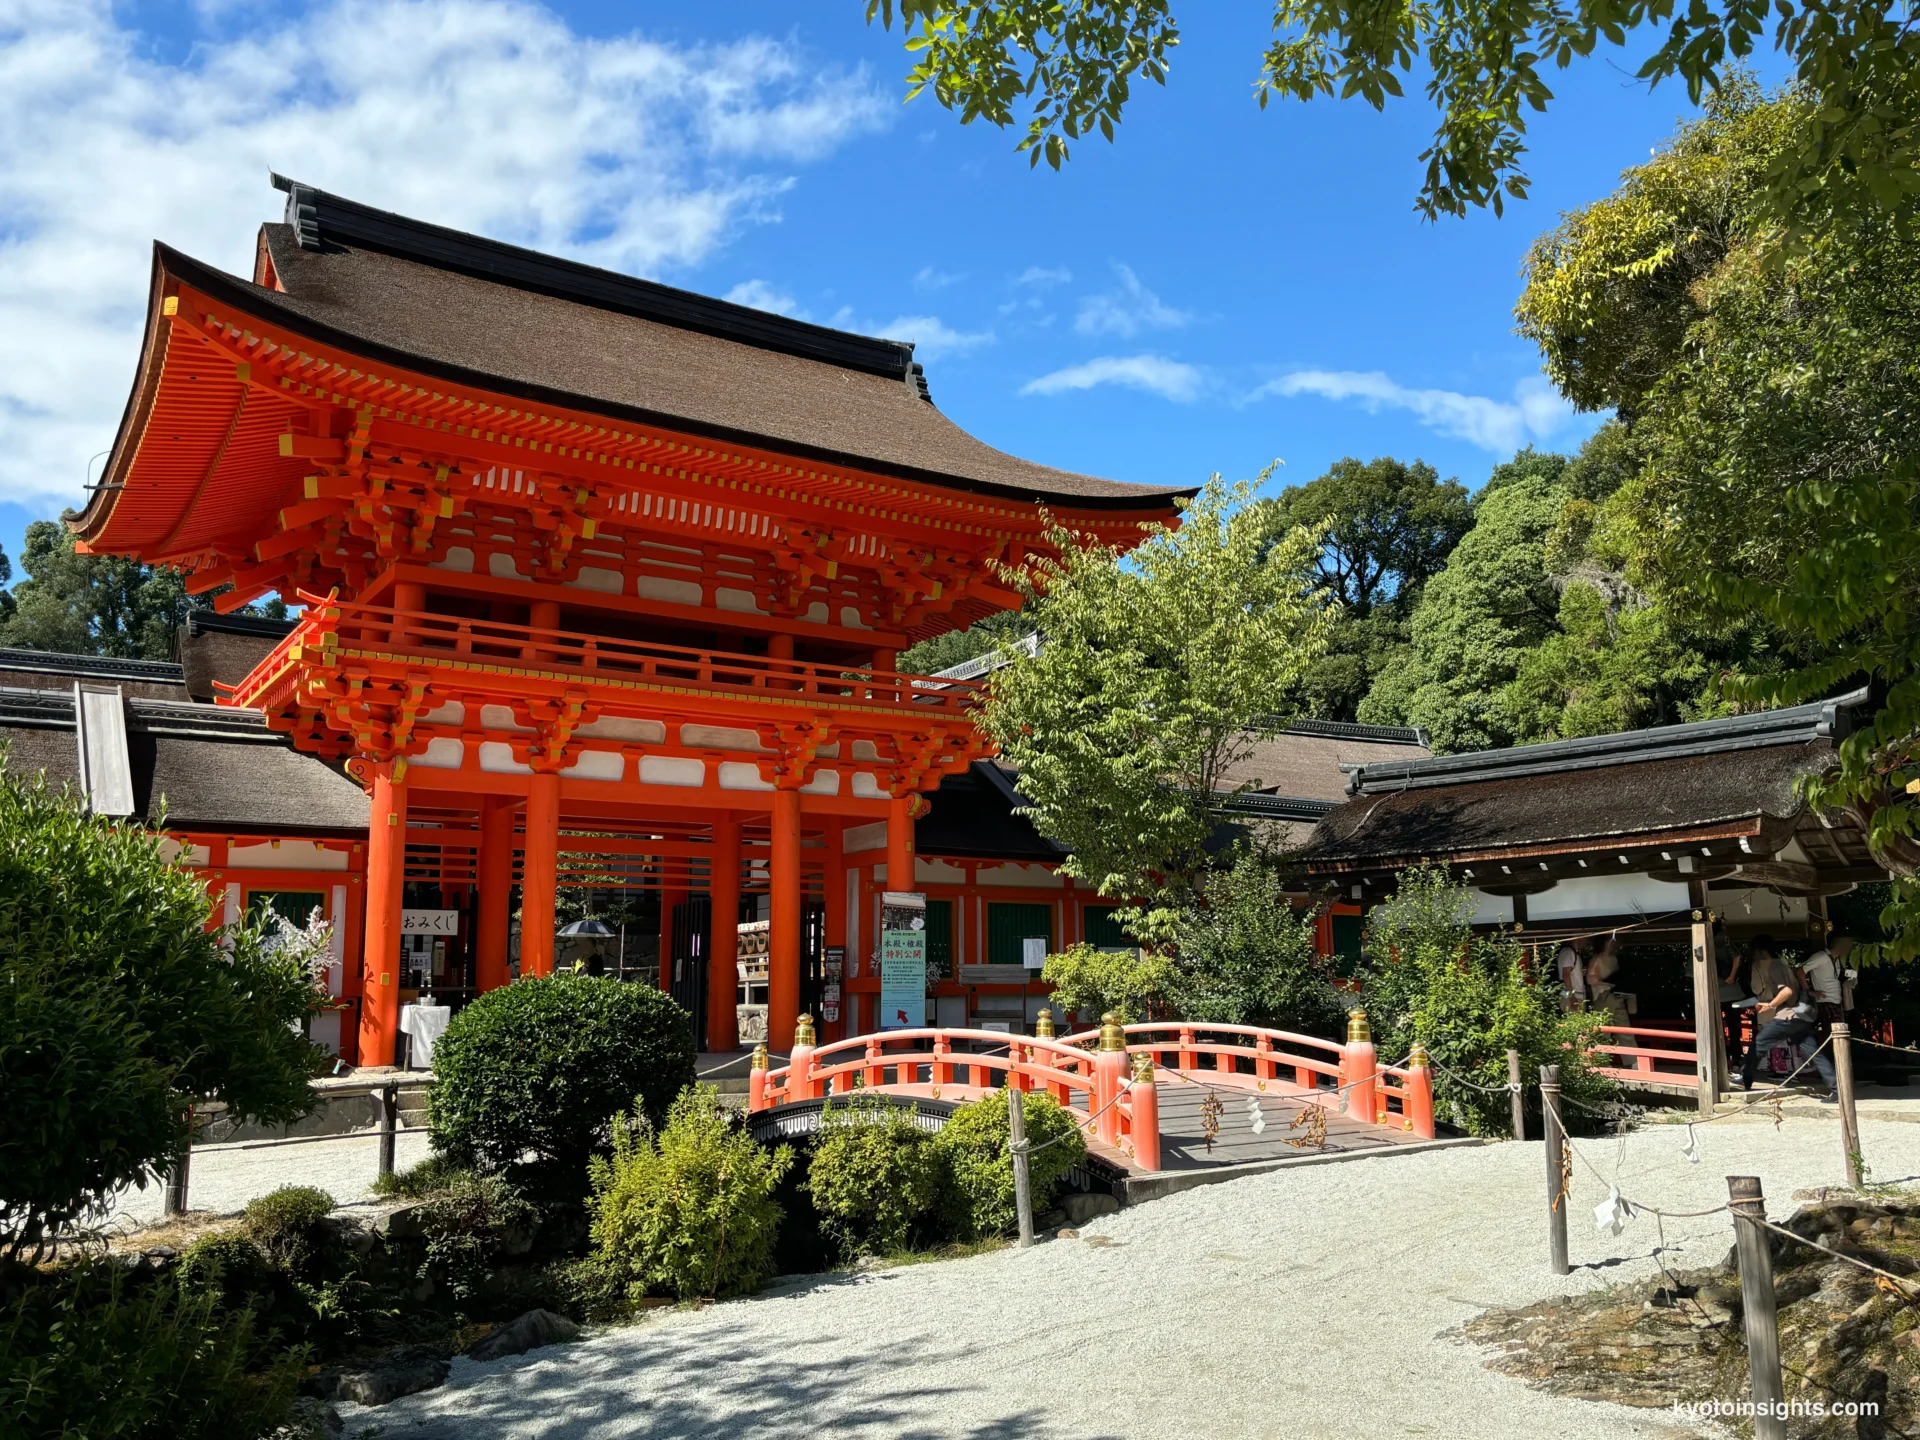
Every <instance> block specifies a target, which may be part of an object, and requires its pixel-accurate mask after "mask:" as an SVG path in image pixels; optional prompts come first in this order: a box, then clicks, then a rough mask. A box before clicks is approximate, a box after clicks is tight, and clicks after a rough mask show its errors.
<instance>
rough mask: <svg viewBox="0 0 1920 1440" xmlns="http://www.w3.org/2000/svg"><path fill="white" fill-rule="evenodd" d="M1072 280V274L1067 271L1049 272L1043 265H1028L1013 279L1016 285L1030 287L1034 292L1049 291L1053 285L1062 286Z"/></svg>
mask: <svg viewBox="0 0 1920 1440" xmlns="http://www.w3.org/2000/svg"><path fill="white" fill-rule="evenodd" d="M1071 279H1073V272H1072V271H1071V270H1067V269H1059V270H1049V269H1047V268H1046V267H1045V266H1043V265H1029V266H1028V267H1027V268H1026V269H1024V270H1022V271H1021V272H1020V273H1019V274H1018V275H1016V276H1014V277H1013V283H1014V284H1016V285H1031V286H1033V287H1034V288H1035V289H1036V290H1046V289H1050V288H1052V287H1053V286H1055V285H1064V284H1066V283H1067V282H1068V281H1069V280H1071Z"/></svg>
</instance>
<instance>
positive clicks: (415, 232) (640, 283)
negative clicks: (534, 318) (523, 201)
mask: <svg viewBox="0 0 1920 1440" xmlns="http://www.w3.org/2000/svg"><path fill="white" fill-rule="evenodd" d="M269 178H270V179H271V181H272V183H273V187H274V188H275V189H276V190H284V191H285V192H286V195H287V210H286V222H285V223H286V224H287V225H288V226H289V227H290V228H291V229H292V230H293V232H294V237H295V238H296V239H297V240H298V241H299V244H300V248H301V249H303V250H316V251H324V250H325V249H326V248H327V247H328V246H329V245H339V246H342V247H346V246H358V247H361V248H364V249H368V250H378V251H381V252H382V253H384V254H388V255H393V256H395V257H397V258H399V259H402V260H412V261H416V262H418V263H419V264H423V265H431V266H433V267H435V268H436V269H440V270H455V271H459V272H460V273H462V274H466V275H472V276H474V277H476V278H478V279H481V280H491V281H493V282H495V283H496V284H502V285H510V286H512V287H514V288H515V289H518V290H530V291H534V292H537V293H539V294H543V295H550V296H553V297H554V298H555V299H559V300H571V301H573V302H575V303H576V304H581V305H590V306H592V307H594V308H595V309H598V310H612V311H616V312H619V313H621V314H626V315H632V316H635V317H637V318H639V319H642V320H652V321H655V322H656V323H658V324H662V325H672V326H674V327H676V328H678V329H681V330H695V331H699V332H700V333H702V334H706V335H713V336H716V337H718V338H719V339H722V340H733V341H737V342H739V343H740V344H743V345H752V346H755V347H757V348H759V349H762V350H776V351H780V352H781V353H784V354H787V355H794V356H798V357H799V358H801V359H804V360H817V361H820V362H822V363H824V364H828V365H838V366H840V367H842V368H844V369H849V370H861V371H865V372H866V373H868V374H872V375H882V376H885V377H887V378H888V379H892V380H899V381H901V382H903V383H913V384H916V385H917V383H918V382H917V381H916V379H915V377H914V363H913V345H912V343H911V342H909V341H905V340H887V339H882V338H880V337H877V336H870V335H856V334H853V333H851V332H850V331H846V330H835V329H832V328H831V327H829V326H826V325H815V324H813V323H812V322H810V321H806V320H795V319H792V318H790V317H788V316H785V315H775V314H773V313H772V312H771V311H767V310H756V309H754V308H753V307H752V306H751V305H740V304H737V303H735V302H734V301H731V300H719V299H715V298H714V297H713V296H711V295H700V294H696V293H695V292H694V291H691V290H681V289H678V288H676V287H674V286H672V285H662V284H660V283H659V282H658V281H655V280H642V279H639V278H638V277H636V276H632V275H624V274H621V273H620V272H619V271H617V270H603V269H601V268H599V267H598V266H594V265H587V264H584V263H582V262H581V261H578V260H566V259H562V258H560V257H559V256H556V255H547V254H543V253H542V252H540V251H538V250H529V249H527V248H525V247H524V246H520V245H509V244H507V243H506V242H505V241H501V240H489V239H487V238H486V237H485V236H481V235H473V234H470V233H468V232H467V231H464V230H454V229H451V228H449V227H447V226H444V225H435V224H432V223H431V222H429V221H425V220H415V219H413V218H412V217H411V216H407V215H399V214H395V213H394V212H392V211H390V210H378V209H375V208H374V207H373V206H371V205H365V204H362V203H361V202H360V201H358V200H349V199H347V198H346V197H345V196H343V195H334V194H331V193H329V192H328V191H325V190H321V189H318V188H316V187H314V186H312V185H303V184H301V183H300V182H299V181H297V180H291V179H289V178H287V177H286V176H284V175H280V174H273V175H271V176H270V177H269Z"/></svg>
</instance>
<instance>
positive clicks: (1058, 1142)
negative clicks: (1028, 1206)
mask: <svg viewBox="0 0 1920 1440" xmlns="http://www.w3.org/2000/svg"><path fill="white" fill-rule="evenodd" d="M1009 1093H1011V1092H1009V1091H1006V1090H1000V1091H997V1092H995V1093H994V1094H992V1095H988V1096H986V1097H985V1098H984V1099H980V1100H975V1101H972V1102H970V1103H969V1104H966V1105H962V1106H960V1107H959V1108H958V1109H956V1110H955V1111H954V1112H953V1114H951V1115H949V1116H948V1117H947V1123H946V1125H945V1126H944V1127H943V1128H942V1129H941V1131H940V1133H939V1134H938V1135H937V1136H935V1137H934V1148H935V1150H936V1151H937V1152H938V1154H939V1156H940V1159H941V1162H942V1164H943V1165H944V1167H945V1171H946V1188H945V1190H944V1192H943V1197H942V1200H941V1209H942V1210H943V1212H944V1219H945V1222H946V1224H947V1225H948V1227H949V1228H950V1229H951V1230H952V1232H953V1233H954V1234H955V1235H958V1236H959V1237H960V1238H961V1239H962V1240H985V1239H989V1238H991V1237H993V1236H996V1235H1004V1234H1006V1233H1008V1232H1009V1231H1011V1230H1012V1229H1013V1228H1014V1226H1015V1225H1016V1224H1017V1223H1018V1222H1019V1215H1018V1213H1017V1211H1016V1209H1015V1205H1014V1196H1013V1152H1012V1151H1011V1150H1010V1149H1009V1148H1008V1146H1009V1145H1010V1143H1011V1141H1010V1135H1011V1132H1010V1131H1009V1130H1008V1128H1007V1096H1008V1094H1009ZM1020 1094H1021V1105H1020V1114H1021V1118H1022V1119H1023V1120H1024V1121H1025V1122H1026V1131H1027V1142H1028V1144H1029V1145H1030V1146H1031V1147H1032V1153H1031V1155H1030V1156H1029V1157H1028V1161H1027V1167H1028V1183H1029V1184H1030V1186H1031V1187H1032V1192H1033V1210H1034V1213H1035V1214H1036V1215H1037V1214H1039V1213H1040V1212H1041V1211H1043V1210H1045V1209H1047V1208H1048V1207H1049V1206H1050V1205H1052V1204H1053V1197H1054V1194H1055V1192H1056V1191H1057V1190H1058V1189H1059V1188H1060V1185H1061V1182H1062V1181H1064V1180H1065V1179H1066V1175H1067V1172H1068V1171H1069V1170H1071V1169H1073V1168H1074V1166H1076V1165H1078V1164H1080V1162H1081V1161H1083V1160H1085V1159H1086V1157H1087V1142H1086V1139H1085V1137H1084V1136H1082V1135H1081V1133H1080V1126H1079V1124H1078V1122H1077V1121H1075V1120H1074V1118H1073V1112H1072V1111H1070V1110H1068V1109H1067V1108H1066V1107H1065V1106H1064V1105H1062V1104H1060V1103H1059V1102H1058V1101H1057V1100H1055V1099H1054V1098H1053V1097H1052V1096H1051V1095H1044V1094H1041V1093H1039V1092H1037V1091H1031V1090H1029V1091H1022V1092H1020Z"/></svg>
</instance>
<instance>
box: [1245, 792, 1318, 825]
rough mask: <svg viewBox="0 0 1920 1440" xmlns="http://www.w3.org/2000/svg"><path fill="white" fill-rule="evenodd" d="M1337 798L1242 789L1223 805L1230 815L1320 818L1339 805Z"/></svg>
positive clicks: (1272, 817)
mask: <svg viewBox="0 0 1920 1440" xmlns="http://www.w3.org/2000/svg"><path fill="white" fill-rule="evenodd" d="M1339 803H1340V802H1339V801H1337V800H1315V799H1313V798H1311V797H1309V796H1305V795H1269V794H1267V793H1266V792H1265V791H1263V790H1242V791H1241V792H1240V793H1238V794H1237V795H1230V796H1228V797H1227V800H1226V803H1225V804H1224V806H1223V807H1222V808H1223V809H1224V810H1225V811H1226V812H1227V813H1228V814H1229V815H1261V816H1266V817H1268V818H1270V819H1280V820H1318V819H1320V818H1322V817H1323V816H1325V815H1326V814H1327V813H1328V812H1329V811H1331V810H1333V809H1334V808H1335V807H1337V806H1338V805H1339Z"/></svg>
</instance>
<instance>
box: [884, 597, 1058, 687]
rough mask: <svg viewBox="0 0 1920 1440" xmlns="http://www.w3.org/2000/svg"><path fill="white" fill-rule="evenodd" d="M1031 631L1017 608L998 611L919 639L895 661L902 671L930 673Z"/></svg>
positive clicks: (990, 650)
mask: <svg viewBox="0 0 1920 1440" xmlns="http://www.w3.org/2000/svg"><path fill="white" fill-rule="evenodd" d="M1032 633H1033V622H1032V621H1030V620H1028V619H1027V617H1026V616H1025V615H1024V614H1022V613H1021V612H1020V611H1018V610H1008V611H1002V612H1001V613H999V614H997V615H989V616H987V618H986V619H984V620H981V621H979V622H977V623H976V624H973V625H969V626H968V627H967V628H966V629H964V630H949V631H948V632H947V633H946V634H944V635H936V636H934V637H933V639H931V640H922V641H921V642H920V643H919V644H918V645H915V646H912V647H911V648H909V649H906V650H902V651H901V652H900V655H899V658H898V659H897V660H896V661H895V664H896V665H897V666H898V667H899V669H900V671H901V672H902V673H903V674H907V675H933V674H937V673H938V672H940V671H942V670H947V669H950V668H952V667H953V666H955V665H964V664H965V663H966V662H967V661H969V660H977V659H979V658H980V657H981V656H982V655H991V654H992V653H993V652H994V651H995V650H998V649H999V648H1000V647H1001V646H1002V645H1011V644H1013V643H1014V642H1015V641H1016V640H1024V639H1026V638H1027V636H1029V635H1031V634H1032Z"/></svg>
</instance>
